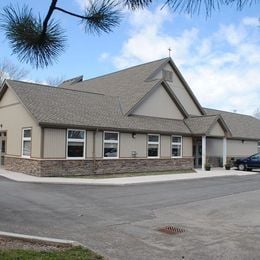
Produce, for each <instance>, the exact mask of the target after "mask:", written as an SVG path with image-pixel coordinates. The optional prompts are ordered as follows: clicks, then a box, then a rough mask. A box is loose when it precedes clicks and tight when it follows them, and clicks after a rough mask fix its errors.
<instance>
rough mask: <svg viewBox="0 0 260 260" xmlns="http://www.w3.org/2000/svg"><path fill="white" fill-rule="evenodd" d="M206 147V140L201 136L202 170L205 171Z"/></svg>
mask: <svg viewBox="0 0 260 260" xmlns="http://www.w3.org/2000/svg"><path fill="white" fill-rule="evenodd" d="M206 147H207V140H206V136H205V135H204V136H202V154H201V156H202V165H201V167H202V170H205V167H204V166H205V164H206V160H207V153H206Z"/></svg>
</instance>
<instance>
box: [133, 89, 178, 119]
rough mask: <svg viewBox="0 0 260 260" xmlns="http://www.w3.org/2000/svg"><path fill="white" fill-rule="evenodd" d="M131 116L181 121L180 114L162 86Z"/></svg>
mask: <svg viewBox="0 0 260 260" xmlns="http://www.w3.org/2000/svg"><path fill="white" fill-rule="evenodd" d="M133 114H135V115H144V116H153V117H161V118H171V119H183V115H182V113H181V112H180V111H179V109H178V107H177V106H176V105H175V103H174V102H173V100H172V99H171V98H170V96H169V94H168V93H167V92H166V90H165V89H164V87H163V86H160V87H158V88H157V89H156V90H155V91H154V92H153V93H152V94H151V95H150V96H149V97H148V98H147V99H146V100H145V101H144V102H143V103H142V104H140V106H139V107H137V109H136V110H135V111H134V112H133Z"/></svg>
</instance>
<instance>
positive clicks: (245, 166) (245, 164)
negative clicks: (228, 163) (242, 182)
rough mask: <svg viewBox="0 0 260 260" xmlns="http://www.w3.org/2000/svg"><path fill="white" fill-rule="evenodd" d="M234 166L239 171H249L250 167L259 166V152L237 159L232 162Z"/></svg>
mask: <svg viewBox="0 0 260 260" xmlns="http://www.w3.org/2000/svg"><path fill="white" fill-rule="evenodd" d="M234 166H236V167H237V168H238V170H240V171H245V170H249V171H250V170H252V169H256V168H260V153H256V154H253V155H251V156H249V157H246V158H242V159H237V160H236V161H235V162H234Z"/></svg>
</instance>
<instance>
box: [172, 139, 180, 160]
mask: <svg viewBox="0 0 260 260" xmlns="http://www.w3.org/2000/svg"><path fill="white" fill-rule="evenodd" d="M173 137H180V138H181V142H180V143H176V142H173V141H172V138H173ZM182 140H183V138H182V136H181V135H172V136H171V157H172V158H182V145H183V143H182ZM173 145H180V146H181V155H180V156H173V155H172V147H173Z"/></svg>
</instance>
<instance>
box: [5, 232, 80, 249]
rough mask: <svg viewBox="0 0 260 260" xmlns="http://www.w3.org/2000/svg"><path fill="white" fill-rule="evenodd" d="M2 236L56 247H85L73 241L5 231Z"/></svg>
mask: <svg viewBox="0 0 260 260" xmlns="http://www.w3.org/2000/svg"><path fill="white" fill-rule="evenodd" d="M0 236H2V237H6V238H15V239H18V240H24V241H35V242H36V241H37V242H43V243H51V244H55V245H69V246H73V247H76V246H82V247H84V245H82V244H80V243H79V242H76V241H73V240H65V239H56V238H50V237H39V236H30V235H24V234H18V233H11V232H3V231H0Z"/></svg>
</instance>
